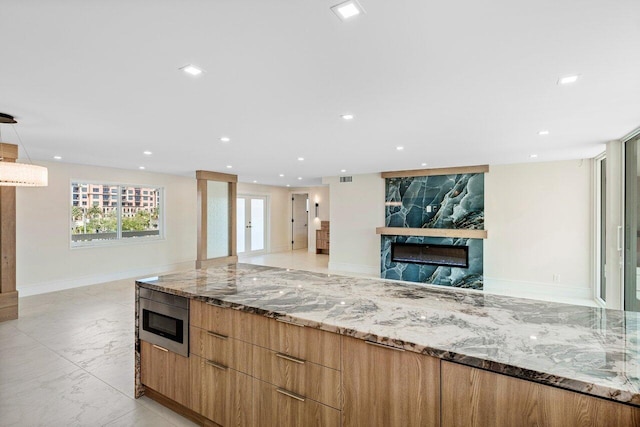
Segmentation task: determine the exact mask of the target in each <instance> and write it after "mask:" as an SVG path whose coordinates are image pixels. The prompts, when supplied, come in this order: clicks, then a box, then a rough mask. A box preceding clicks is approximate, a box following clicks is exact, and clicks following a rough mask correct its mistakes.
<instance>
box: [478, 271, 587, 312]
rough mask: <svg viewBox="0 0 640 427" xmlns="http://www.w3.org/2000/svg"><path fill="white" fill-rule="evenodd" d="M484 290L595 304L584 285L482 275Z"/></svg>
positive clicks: (523, 296) (573, 302) (499, 293)
mask: <svg viewBox="0 0 640 427" xmlns="http://www.w3.org/2000/svg"><path fill="white" fill-rule="evenodd" d="M484 291H485V292H486V293H490V294H497V295H506V296H510V297H517V298H530V299H537V300H544V301H553V302H561V303H571V304H581V305H590V306H596V305H597V304H596V302H595V301H594V299H593V290H592V289H591V288H590V287H585V286H571V285H566V284H560V283H540V282H527V281H519V280H506V279H496V278H491V277H486V276H485V277H484Z"/></svg>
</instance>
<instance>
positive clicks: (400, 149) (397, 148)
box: [396, 146, 404, 151]
mask: <svg viewBox="0 0 640 427" xmlns="http://www.w3.org/2000/svg"><path fill="white" fill-rule="evenodd" d="M396 150H398V151H402V150H404V147H402V146H398V147H396Z"/></svg>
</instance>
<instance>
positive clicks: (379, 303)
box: [137, 264, 640, 406]
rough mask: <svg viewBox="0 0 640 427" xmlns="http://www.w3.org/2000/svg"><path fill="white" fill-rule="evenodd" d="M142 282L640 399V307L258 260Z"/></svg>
mask: <svg viewBox="0 0 640 427" xmlns="http://www.w3.org/2000/svg"><path fill="white" fill-rule="evenodd" d="M137 284H138V285H139V286H142V287H145V288H149V289H155V290H159V291H164V292H168V293H172V294H175V295H182V296H186V297H189V298H192V299H197V300H200V301H205V302H215V303H216V304H219V305H223V306H228V307H230V308H233V309H236V310H242V311H246V312H250V313H256V314H261V315H264V316H267V317H271V318H280V319H284V320H290V321H294V322H296V323H300V324H304V325H306V326H310V327H315V328H318V329H322V330H326V331H330V332H336V333H339V334H343V335H348V336H353V337H357V338H361V339H367V340H372V341H377V342H380V343H384V344H387V345H393V346H396V347H402V348H404V349H406V350H409V351H415V352H419V353H423V354H427V355H430V356H435V357H438V358H441V359H444V360H451V361H455V362H459V363H463V364H466V365H469V366H475V367H479V368H483V369H487V370H490V371H493V372H497V373H503V374H507V375H511V376H514V377H518V378H522V379H526V380H531V381H535V382H539V383H542V384H547V385H553V386H558V387H561V388H565V389H568V390H572V391H578V392H582V393H586V394H590V395H594V396H599V397H605V398H608V399H612V400H616V401H619V402H625V403H628V404H632V405H635V406H640V343H639V342H640V313H635V312H624V311H620V310H607V309H602V308H597V307H584V306H577V305H569V304H559V303H551V302H544V301H536V300H528V299H521V298H512V297H506V296H498V295H489V294H485V293H483V292H479V291H473V290H465V289H452V288H446V287H441V286H429V285H420V284H415V283H407V282H398V281H389V280H382V279H371V278H357V277H348V276H341V275H327V274H321V273H311V272H307V271H300V270H289V269H283V268H276V267H264V266H256V265H250V264H230V265H226V266H221V267H214V268H209V269H206V270H204V269H203V270H192V271H187V272H183V273H176V274H169V275H165V276H160V277H151V278H147V279H142V280H138V281H137Z"/></svg>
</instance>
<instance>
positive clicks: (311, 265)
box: [238, 249, 379, 277]
mask: <svg viewBox="0 0 640 427" xmlns="http://www.w3.org/2000/svg"><path fill="white" fill-rule="evenodd" d="M238 261H239V262H246V263H249V264H257V265H268V266H270V267H281V268H292V269H295V270H306V271H314V272H316V273H330V274H343V275H345V276H359V277H379V275H378V276H371V275H367V274H360V273H351V272H345V271H335V270H330V269H329V255H323V254H318V255H316V254H315V253H314V252H309V251H308V250H307V249H298V250H295V251H288V252H279V253H274V254H265V255H254V256H240V257H239V259H238Z"/></svg>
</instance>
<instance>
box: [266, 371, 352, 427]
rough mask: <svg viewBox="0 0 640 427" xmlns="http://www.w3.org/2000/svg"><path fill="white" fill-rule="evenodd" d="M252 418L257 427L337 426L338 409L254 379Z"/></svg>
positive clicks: (338, 419) (338, 423)
mask: <svg viewBox="0 0 640 427" xmlns="http://www.w3.org/2000/svg"><path fill="white" fill-rule="evenodd" d="M253 386H254V389H253V393H254V402H255V403H254V420H256V421H259V425H260V427H271V426H273V427H301V426H304V427H339V426H340V411H338V410H337V409H334V408H330V407H329V406H326V405H323V404H321V403H318V402H315V401H313V400H310V399H308V398H306V397H304V396H299V395H297V394H296V393H293V392H291V391H289V390H286V389H284V388H280V387H277V386H274V385H272V384H269V383H265V382H263V381H260V380H258V379H254V380H253Z"/></svg>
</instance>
